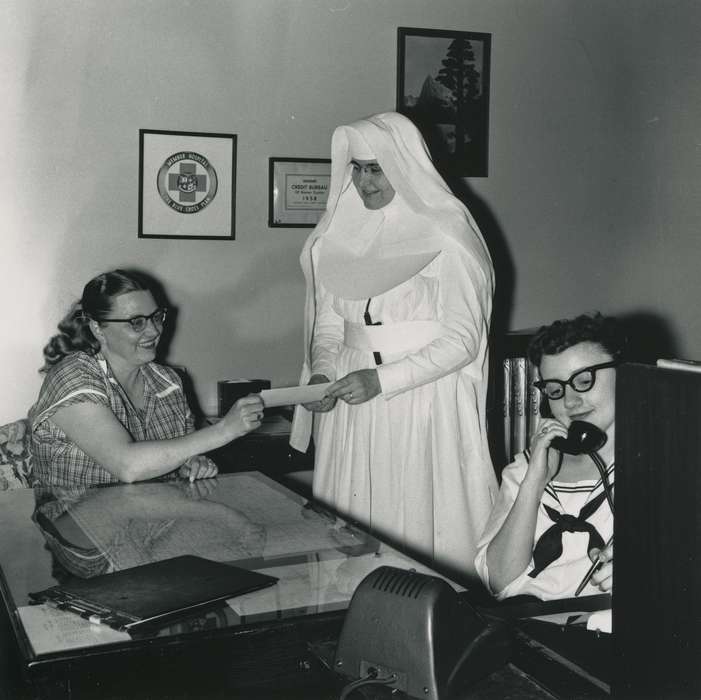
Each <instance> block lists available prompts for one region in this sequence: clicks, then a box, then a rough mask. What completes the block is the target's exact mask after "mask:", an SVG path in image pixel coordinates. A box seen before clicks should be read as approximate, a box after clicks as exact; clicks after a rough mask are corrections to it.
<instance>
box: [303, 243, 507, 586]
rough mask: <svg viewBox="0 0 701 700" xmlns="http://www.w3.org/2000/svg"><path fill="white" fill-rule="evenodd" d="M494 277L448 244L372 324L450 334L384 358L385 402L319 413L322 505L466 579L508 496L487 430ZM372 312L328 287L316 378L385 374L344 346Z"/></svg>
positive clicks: (318, 328) (315, 350)
mask: <svg viewBox="0 0 701 700" xmlns="http://www.w3.org/2000/svg"><path fill="white" fill-rule="evenodd" d="M312 257H314V256H312ZM489 274H490V273H489V271H485V268H484V266H483V265H481V264H480V263H479V262H478V261H476V260H475V258H474V257H472V256H471V255H470V254H469V253H467V252H466V251H465V249H464V248H463V247H462V246H460V245H458V244H457V243H454V244H451V243H450V242H447V243H446V246H445V248H444V250H443V251H442V252H441V253H440V254H439V255H438V256H437V257H436V258H435V259H434V260H433V261H432V262H431V263H429V264H428V265H427V266H426V267H425V268H424V269H423V270H421V271H420V272H419V273H418V274H416V275H415V276H414V277H412V278H411V279H409V280H407V281H405V282H403V283H401V284H399V285H398V286H396V287H394V288H393V289H390V290H389V291H387V292H385V293H383V294H380V295H379V296H376V297H374V298H372V300H371V302H370V306H369V313H370V316H371V318H372V321H373V322H377V321H381V322H382V324H383V325H384V326H386V327H390V325H389V324H392V323H398V322H406V321H438V322H440V324H441V328H442V331H441V335H440V337H438V338H437V339H436V340H434V341H433V342H431V343H429V345H427V346H425V347H423V348H421V349H419V350H417V351H413V352H409V353H399V354H394V355H392V354H386V353H383V354H382V364H381V365H380V366H378V367H377V370H378V376H379V379H380V383H381V386H382V392H381V394H379V395H378V396H376V397H375V398H373V399H371V400H370V401H367V402H365V403H362V404H356V405H348V404H346V403H345V402H344V401H341V400H339V401H337V403H336V406H335V408H334V409H333V410H332V411H330V412H328V413H321V414H317V420H318V424H317V426H316V430H315V441H316V448H315V469H314V495H315V497H316V498H318V499H319V500H321V501H323V502H325V503H327V504H329V505H330V506H332V507H333V508H335V509H336V510H337V511H338V512H339V513H341V514H342V515H345V516H349V517H351V518H353V519H355V520H357V521H359V522H361V523H363V524H364V525H366V526H369V527H370V528H371V529H372V531H373V532H375V533H376V534H378V535H380V536H382V537H383V538H385V539H388V540H390V541H392V542H397V543H400V544H402V545H404V546H405V547H408V548H409V549H410V550H412V551H414V552H416V553H417V554H420V555H422V556H423V557H424V558H426V559H428V560H431V561H433V562H435V563H437V564H440V565H442V566H444V567H447V568H450V569H452V570H454V571H456V572H459V573H461V574H463V575H467V576H468V577H472V576H474V574H475V569H474V565H473V559H474V555H475V551H476V545H477V539H478V537H479V535H480V533H481V531H482V529H483V528H484V525H485V523H486V521H487V518H488V516H489V513H490V510H491V506H492V503H493V501H494V499H495V497H496V493H497V490H498V487H497V482H496V478H495V474H494V470H493V467H492V463H491V459H490V456H489V450H488V444H487V429H486V423H485V399H486V392H487V375H488V367H487V364H488V362H487V337H488V323H489V317H490V313H491V281H490V279H489V277H488V275H489ZM366 304H367V300H349V299H341V298H339V297H336V296H333V295H332V294H331V293H329V292H328V291H327V290H325V289H324V288H323V285H321V284H319V285H318V288H317V292H316V308H317V317H316V322H315V326H314V336H313V337H314V339H313V342H312V353H311V373H312V374H316V373H320V374H325V375H327V376H328V377H329V379H331V380H335V379H338V378H341V377H343V376H344V375H346V374H347V373H348V372H351V371H353V370H358V369H367V368H374V367H375V366H376V365H375V360H374V358H373V354H372V352H371V351H368V350H358V349H353V348H350V347H348V346H346V345H345V344H344V321H345V322H350V323H356V324H363V323H364V318H363V314H364V312H365V308H366Z"/></svg>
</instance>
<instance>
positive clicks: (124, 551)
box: [0, 472, 553, 700]
mask: <svg viewBox="0 0 701 700" xmlns="http://www.w3.org/2000/svg"><path fill="white" fill-rule="evenodd" d="M0 531H1V532H2V538H0V570H1V571H0V574H1V575H0V589H1V593H2V599H3V605H2V610H1V611H0V615H1V619H0V697H2V696H3V694H4V697H3V700H24V699H25V698H26V699H30V698H31V699H34V698H37V699H40V700H44V699H48V698H51V699H52V700H53V699H54V698H69V699H70V700H95V699H97V698H99V699H100V700H117V698H124V699H126V698H130V699H132V698H137V699H141V700H147V699H148V700H155V699H156V698H159V699H160V698H167V699H169V700H170V699H173V700H203V699H207V698H222V699H223V698H228V699H230V698H234V697H235V698H246V699H248V698H251V699H254V698H255V699H262V698H269V699H271V698H275V699H278V700H283V699H284V700H302V698H304V699H305V700H331V699H332V698H335V697H337V696H338V689H339V687H340V686H341V685H342V683H341V682H340V681H339V679H338V678H336V677H335V675H334V674H331V673H330V672H329V671H328V669H326V667H325V666H324V664H323V663H322V661H323V659H322V661H320V660H319V659H320V657H319V655H318V654H316V653H312V652H313V650H314V649H315V648H318V647H319V646H320V645H323V644H333V643H334V640H335V639H336V638H337V636H338V633H339V631H340V628H341V625H342V620H343V614H344V610H345V609H346V608H347V606H348V603H349V600H350V597H351V595H352V593H353V591H354V590H355V587H356V586H357V584H358V583H359V582H360V581H361V580H362V579H363V578H364V577H365V575H366V574H367V573H369V571H371V570H373V569H374V568H376V567H378V566H382V565H386V564H388V565H392V566H399V567H401V568H415V569H417V570H419V571H423V572H426V573H431V572H430V570H429V569H427V568H426V567H424V566H422V565H420V564H418V563H417V562H415V561H413V560H412V559H410V558H408V557H406V556H405V555H403V554H402V553H400V552H398V551H397V550H395V549H392V548H390V547H388V546H386V545H384V544H383V543H381V542H379V541H378V540H376V539H375V538H373V537H371V536H369V535H367V534H366V533H364V532H362V531H361V530H359V529H357V528H355V527H353V526H350V525H348V524H346V523H344V522H343V521H340V520H337V519H335V518H333V517H330V516H329V514H328V513H326V512H324V511H322V510H320V509H317V508H316V507H313V506H312V504H310V503H309V502H307V501H305V499H304V498H302V497H301V496H298V495H296V494H294V493H292V492H291V491H289V490H288V489H286V488H284V487H282V486H281V485H279V484H277V483H276V482H274V481H273V480H271V479H270V478H268V477H266V476H264V475H261V474H258V473H252V472H243V473H237V474H229V475H223V476H220V477H219V478H218V479H216V480H209V481H207V482H196V483H195V484H194V485H193V486H189V485H187V484H183V483H181V482H165V483H164V482H161V483H141V484H131V485H120V486H111V487H103V488H96V489H90V490H78V491H75V492H73V491H59V492H43V491H41V490H38V489H37V490H35V491H32V490H30V489H26V490H20V491H13V492H5V493H2V494H0ZM47 542H50V543H51V544H52V548H51V549H49V548H48V546H47ZM186 553H195V554H199V555H201V556H205V557H208V558H210V559H216V560H219V561H228V562H232V563H235V564H237V565H238V566H244V567H248V568H251V569H256V570H260V571H263V572H266V573H271V574H273V575H275V576H278V577H279V578H280V582H279V583H278V584H277V585H276V586H274V587H273V588H269V589H265V590H262V591H258V592H256V593H252V594H248V595H246V596H241V597H239V598H236V599H233V600H232V601H230V602H229V603H228V604H222V605H220V606H217V607H214V608H211V609H208V610H207V611H206V612H203V613H200V614H199V615H197V616H193V617H190V618H186V619H182V620H179V621H178V622H175V623H170V624H169V625H166V626H164V627H161V628H158V629H154V630H152V631H150V632H142V633H140V634H139V636H133V637H130V638H127V639H120V640H117V641H108V642H105V641H104V639H100V638H99V637H100V630H99V628H98V629H94V628H90V626H89V625H88V630H87V632H86V631H85V629H83V630H82V632H83V633H86V634H87V635H88V637H89V638H90V643H89V644H88V645H85V642H84V641H83V642H81V644H83V645H82V646H78V647H75V648H71V647H70V645H69V644H67V643H66V640H65V639H64V640H63V641H62V642H61V644H59V645H57V646H55V647H53V650H51V651H45V652H42V653H38V652H37V651H36V648H38V646H39V640H40V639H41V637H40V636H38V635H36V633H33V632H31V631H29V629H28V627H27V626H26V625H25V624H24V623H25V622H26V620H27V617H26V614H27V610H26V607H25V606H26V605H27V602H28V597H27V594H28V592H29V591H35V590H41V589H43V588H46V587H48V586H51V585H55V584H56V583H57V582H60V581H61V580H63V577H65V576H67V575H69V570H70V571H78V572H81V573H82V574H83V575H84V574H85V573H87V572H88V571H90V572H92V573H93V574H94V573H104V572H106V571H110V570H114V569H121V568H127V567H129V566H134V565H138V564H140V563H146V562H149V561H156V560H159V559H164V558H167V557H170V556H176V555H178V554H186ZM63 615H67V616H69V617H70V618H71V620H73V621H74V622H76V623H77V622H80V623H81V624H83V621H82V620H80V618H77V616H74V615H72V614H71V613H63ZM85 624H87V623H85ZM96 637H97V638H96ZM95 642H103V643H95ZM35 647H36V648H35ZM48 648H51V647H48ZM481 687H482V690H481V691H480V692H482V693H483V694H482V695H472V694H471V695H470V697H477V698H496V697H503V696H504V692H505V688H507V689H508V690H509V692H512V691H514V689H516V688H520V690H519V691H518V694H517V696H519V697H524V698H525V697H532V698H550V699H552V698H553V695H551V694H549V693H547V692H546V691H545V690H543V689H542V688H541V687H540V685H539V684H538V683H536V682H535V681H534V680H533V679H532V678H530V677H529V676H528V675H527V674H526V673H524V671H523V670H522V669H519V668H517V667H515V666H508V667H504V668H503V669H502V670H501V671H499V673H497V674H495V675H494V676H493V677H491V678H490V679H486V680H485V681H484V682H483V684H481ZM526 689H527V690H526Z"/></svg>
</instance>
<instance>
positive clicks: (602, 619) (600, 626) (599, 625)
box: [587, 610, 613, 634]
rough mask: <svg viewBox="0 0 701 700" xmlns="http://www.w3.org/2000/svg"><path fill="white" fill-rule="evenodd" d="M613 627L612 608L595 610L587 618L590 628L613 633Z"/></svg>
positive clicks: (588, 627)
mask: <svg viewBox="0 0 701 700" xmlns="http://www.w3.org/2000/svg"><path fill="white" fill-rule="evenodd" d="M612 627H613V625H612V616H611V610H597V611H596V612H593V613H592V614H591V615H590V616H589V619H588V620H587V629H588V630H597V631H599V632H607V633H608V634H611V630H612Z"/></svg>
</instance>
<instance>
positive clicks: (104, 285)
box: [41, 270, 153, 372]
mask: <svg viewBox="0 0 701 700" xmlns="http://www.w3.org/2000/svg"><path fill="white" fill-rule="evenodd" d="M139 291H149V292H153V289H152V284H151V281H150V280H149V279H148V278H147V277H146V276H145V275H142V274H141V273H139V272H136V271H133V270H112V271H111V272H103V273H102V274H101V275H98V276H97V277H93V279H91V280H90V281H89V282H88V283H87V284H86V285H85V287H83V295H82V296H81V298H80V300H79V301H77V302H75V304H73V306H72V307H71V309H70V311H69V312H68V313H67V314H66V316H64V318H63V319H62V320H61V321H60V323H59V324H58V330H59V332H58V333H57V334H56V335H54V336H52V337H51V338H50V339H49V342H48V343H47V344H46V345H45V346H44V366H43V367H42V368H41V371H42V372H45V371H47V370H48V369H49V368H50V367H52V366H53V365H55V364H58V363H59V362H60V361H61V360H62V359H63V358H64V357H66V356H68V355H71V354H72V353H75V352H79V351H83V352H85V353H87V354H88V355H95V354H96V353H97V351H98V350H99V349H100V343H99V341H98V340H97V338H96V337H95V336H94V335H93V332H92V331H91V330H90V321H91V320H93V321H101V320H102V319H104V318H107V317H108V316H109V315H110V313H111V312H112V308H113V300H114V299H115V297H118V296H121V295H122V294H126V293H127V292H139Z"/></svg>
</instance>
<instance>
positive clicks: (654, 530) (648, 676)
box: [613, 364, 701, 700]
mask: <svg viewBox="0 0 701 700" xmlns="http://www.w3.org/2000/svg"><path fill="white" fill-rule="evenodd" d="M700 456H701V374H698V373H695V372H687V371H676V370H669V369H660V368H657V367H654V366H651V365H638V364H628V365H623V366H621V367H619V369H618V371H617V376H616V512H615V529H614V532H615V559H614V563H615V566H614V598H613V629H614V649H615V665H614V668H615V678H614V683H613V691H614V697H616V698H626V699H630V700H633V699H635V700H641V699H645V698H675V699H676V698H699V697H701V664H699V659H700V658H701V468H699V458H700Z"/></svg>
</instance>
